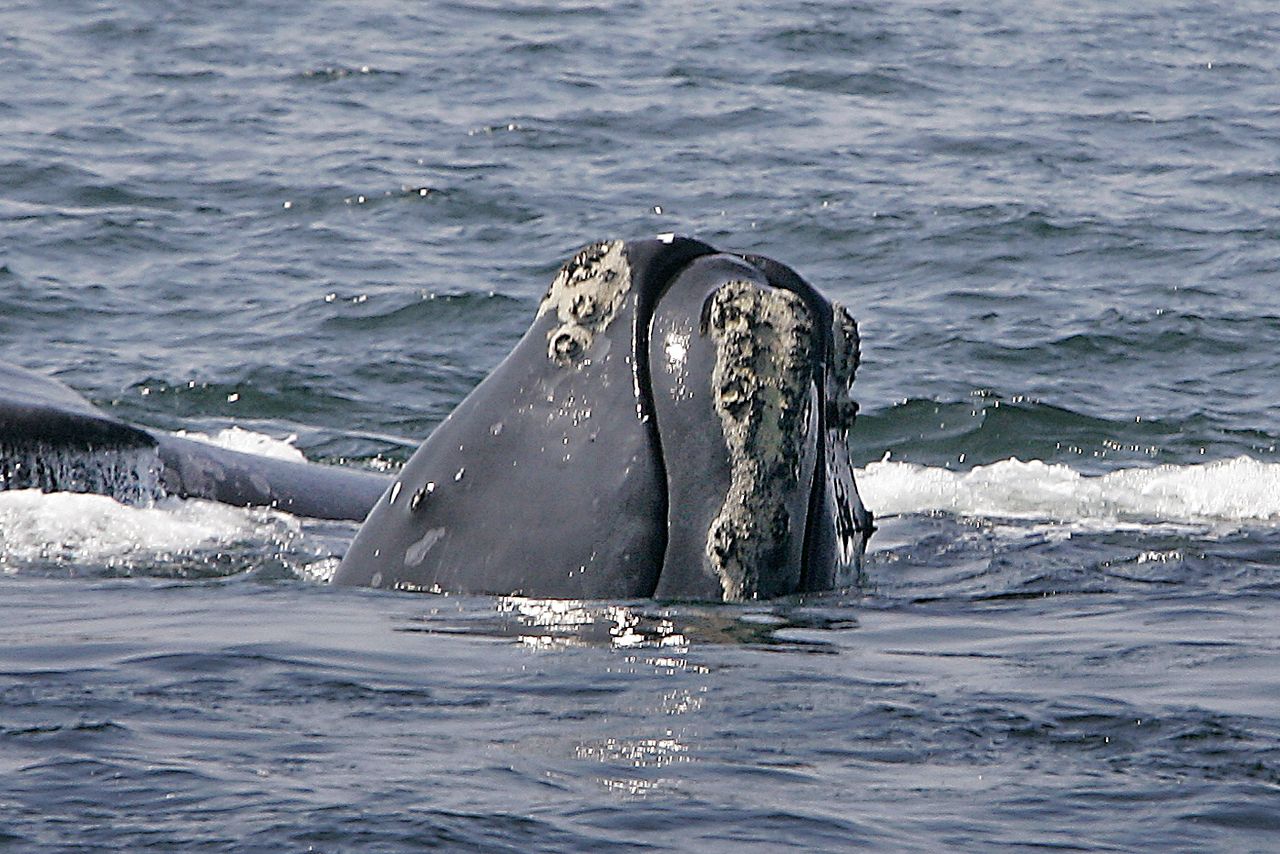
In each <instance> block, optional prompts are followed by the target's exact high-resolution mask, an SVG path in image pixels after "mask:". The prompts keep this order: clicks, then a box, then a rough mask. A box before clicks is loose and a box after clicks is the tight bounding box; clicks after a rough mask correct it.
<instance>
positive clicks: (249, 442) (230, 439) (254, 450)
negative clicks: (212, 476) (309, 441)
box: [174, 426, 307, 463]
mask: <svg viewBox="0 0 1280 854" xmlns="http://www.w3.org/2000/svg"><path fill="white" fill-rule="evenodd" d="M174 435H175V436H181V437H182V438H183V439H190V440H192V441H193V442H204V443H205V444H206V445H216V446H218V447H219V448H226V449H227V450H229V451H239V452H240V453H242V454H257V455H258V456H260V457H271V458H273V459H277V460H288V461H289V462H294V463H304V462H306V461H307V458H306V457H305V456H303V454H302V451H299V450H298V449H297V448H295V447H294V446H293V443H294V442H296V441H298V436H297V434H296V433H295V434H293V435H290V436H288V437H287V438H285V439H273V438H272V437H270V436H267V435H265V434H263V433H254V432H253V431H252V430H244V429H241V428H240V427H234V426H233V427H228V428H226V429H225V430H219V431H218V432H217V433H214V434H213V435H212V436H210V435H209V434H207V433H188V432H187V431H186V430H179V431H178V432H176V433H174Z"/></svg>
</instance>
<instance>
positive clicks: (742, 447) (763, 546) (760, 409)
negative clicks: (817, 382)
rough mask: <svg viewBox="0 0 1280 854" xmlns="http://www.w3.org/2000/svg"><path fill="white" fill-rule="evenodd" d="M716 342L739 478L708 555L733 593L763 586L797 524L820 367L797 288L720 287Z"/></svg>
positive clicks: (714, 385) (748, 593)
mask: <svg viewBox="0 0 1280 854" xmlns="http://www.w3.org/2000/svg"><path fill="white" fill-rule="evenodd" d="M709 321H710V322H709V330H708V331H709V334H710V336H711V338H712V340H713V341H714V342H715V345H716V364H715V367H714V368H713V369H712V373H711V390H712V399H713V400H714V402H715V408H716V412H717V413H718V414H719V415H720V426H721V429H722V430H723V431H724V439H725V445H726V447H727V449H728V451H729V464H730V470H731V481H730V485H729V490H728V493H727V494H726V495H725V500H724V505H723V506H722V507H721V509H720V512H719V514H718V515H717V516H716V518H715V519H714V520H713V521H712V523H711V527H710V529H709V530H708V532H707V546H706V555H707V559H708V560H709V561H710V562H711V565H712V566H713V567H714V568H715V570H716V572H717V573H718V575H719V577H720V583H721V586H722V587H723V588H724V595H725V598H726V599H729V600H739V599H747V598H752V597H754V596H756V595H758V592H759V586H760V579H761V578H762V577H763V576H764V573H765V572H767V571H768V570H769V569H770V567H769V566H766V564H767V563H769V562H770V561H772V560H777V558H778V556H779V554H780V549H781V548H782V547H783V546H784V545H785V543H786V541H787V538H788V536H803V533H804V532H803V531H792V530H790V528H791V522H790V518H789V516H788V510H787V500H786V499H787V494H788V492H790V491H792V490H795V489H797V488H798V482H799V478H800V460H801V454H802V444H803V441H804V435H803V434H804V424H805V418H806V414H805V407H806V404H807V402H808V400H809V388H810V382H811V376H812V367H811V348H812V319H811V318H810V316H809V311H808V309H807V308H806V307H805V305H804V302H803V301H802V300H801V299H800V297H798V296H796V295H795V294H793V293H791V292H790V291H784V290H774V289H772V288H762V287H760V286H759V285H756V284H753V283H751V282H744V281H739V282H729V283H726V284H725V285H723V286H721V287H720V289H719V290H717V291H716V292H715V294H713V295H712V297H711V313H710V318H709Z"/></svg>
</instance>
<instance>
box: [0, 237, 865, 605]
mask: <svg viewBox="0 0 1280 854" xmlns="http://www.w3.org/2000/svg"><path fill="white" fill-rule="evenodd" d="M858 348H859V340H858V332H857V325H856V323H855V322H854V320H853V318H852V317H851V316H850V315H849V313H848V312H847V311H846V310H845V309H844V308H842V307H841V306H839V305H833V304H832V303H831V302H829V301H828V300H827V299H826V298H825V297H823V296H822V295H821V294H820V293H819V292H818V291H817V290H815V289H814V288H812V287H811V286H810V285H808V284H807V283H806V282H805V281H804V280H803V279H801V278H800V277H799V276H798V275H797V274H796V273H795V272H794V271H793V270H791V269H790V268H788V267H786V266H784V265H782V264H779V263H777V262H775V261H773V260H771V259H768V258H764V257H760V256H753V255H736V254H730V253H722V252H719V251H717V250H716V249H714V248H712V247H711V246H708V245H707V244H705V243H702V242H699V241H696V240H692V239H688V238H682V237H675V236H664V237H661V238H658V239H654V240H643V241H636V242H627V243H624V242H621V241H604V242H599V243H595V244H591V245H589V246H587V247H585V248H584V249H582V250H581V251H580V252H578V253H577V254H576V255H575V256H574V257H573V259H571V260H570V261H569V262H568V263H566V264H565V265H564V267H562V269H561V270H560V272H559V274H558V275H557V276H556V277H555V279H554V281H553V282H552V284H551V286H550V288H549V289H548V291H547V293H546V295H545V297H544V298H543V300H542V302H541V304H540V306H539V308H538V312H537V315H536V317H535V318H534V320H533V323H532V325H531V327H530V328H529V330H528V331H527V332H526V333H525V335H524V336H523V338H521V340H520V341H519V342H518V343H517V344H516V346H515V348H514V349H513V350H512V352H511V353H510V354H509V355H508V356H507V358H506V359H505V360H504V361H503V362H502V363H501V364H500V365H498V367H497V368H495V369H494V370H493V371H492V372H491V373H490V375H489V376H488V377H486V378H485V380H484V381H483V382H481V383H480V385H478V386H477V387H476V388H475V389H474V390H473V391H472V392H471V394H470V395H468V396H467V398H466V399H464V400H463V401H462V402H461V403H460V404H459V405H458V406H457V408H456V409H455V410H454V411H453V413H452V414H450V416H449V417H448V418H446V419H445V421H444V422H442V423H441V424H440V425H439V426H438V427H437V428H436V430H435V431H434V432H433V433H432V434H431V436H430V437H428V438H427V440H426V441H425V442H424V443H423V444H422V446H421V447H420V448H419V449H418V450H417V452H416V453H414V455H413V456H412V457H411V458H410V459H409V461H408V462H407V463H406V464H405V466H404V468H403V469H402V470H401V471H400V472H399V473H398V474H397V475H396V476H395V477H394V478H388V477H387V476H385V475H379V474H374V473H371V472H363V471H358V470H355V469H351V468H346V467H341V466H326V465H320V464H314V463H307V462H299V461H291V460H282V459H272V458H268V457H263V456H259V455H256V454H247V453H241V452H237V451H233V450H229V449H225V448H218V447H214V446H211V445H208V444H207V443H202V442H197V441H192V440H191V439H187V438H184V437H181V436H174V435H171V434H167V433H163V432H161V431H155V430H151V429H148V428H143V427H137V426H134V425H130V424H126V423H124V422H122V421H119V420H117V419H115V418H113V417H112V416H110V415H108V414H106V413H104V412H102V411H101V410H98V409H97V408H95V407H94V406H93V405H92V404H90V403H89V402H88V401H86V400H85V399H84V398H83V397H81V396H80V395H79V394H77V393H76V392H74V391H73V390H71V389H69V388H67V387H66V386H65V385H63V384H61V383H59V382H57V381H56V380H53V379H51V378H48V377H44V376H41V375H38V374H35V373H32V372H30V371H27V370H25V369H22V368H18V367H15V366H10V365H4V364H0V489H22V488H33V487H34V488H39V489H42V490H44V491H46V492H51V491H67V492H96V493H102V494H106V495H110V496H112V497H114V498H117V499H118V500H120V501H123V502H128V503H139V502H145V501H148V500H151V499H153V498H157V497H160V496H163V495H176V496H180V497H197V498H206V499H212V500H216V501H221V502H224V503H228V504H235V505H240V506H251V505H263V506H271V507H276V508H279V509H282V510H285V511H288V512H290V513H293V514H295V515H299V516H314V517H320V518H329V519H351V520H357V521H358V520H361V519H363V520H364V521H363V524H362V525H361V527H360V529H359V531H358V532H357V534H356V537H355V539H354V541H353V542H352V543H351V545H350V547H349V548H348V550H347V553H346V555H345V556H344V557H343V559H342V562H341V564H340V566H339V567H338V569H337V571H336V573H335V575H334V578H333V581H334V583H336V584H342V585H362V586H370V587H381V588H391V589H398V590H411V591H431V592H466V593H482V594H499V595H505V594H523V595H526V596H537V597H547V598H644V597H655V598H659V599H696V600H712V601H720V600H727V601H739V600H746V599H757V598H773V597H776V596H781V595H786V594H790V593H796V592H805V591H819V590H828V589H833V588H838V587H843V586H847V585H849V584H852V583H854V582H855V581H856V580H857V579H858V577H859V575H860V573H861V567H862V559H863V555H864V552H865V549H866V543H867V538H868V537H869V536H870V534H871V532H872V530H873V525H872V521H871V514H870V513H869V512H868V511H867V510H866V509H865V508H864V507H863V504H862V501H861V499H860V498H859V495H858V491H857V486H856V484H855V482H854V475H853V469H852V466H851V464H850V460H849V456H848V446H847V435H848V430H849V429H850V427H851V426H852V424H853V421H854V418H855V416H856V412H857V406H856V404H855V403H854V402H853V400H852V399H851V397H850V389H851V386H852V383H853V379H854V374H855V372H856V369H857V365H858V358H859V349H858Z"/></svg>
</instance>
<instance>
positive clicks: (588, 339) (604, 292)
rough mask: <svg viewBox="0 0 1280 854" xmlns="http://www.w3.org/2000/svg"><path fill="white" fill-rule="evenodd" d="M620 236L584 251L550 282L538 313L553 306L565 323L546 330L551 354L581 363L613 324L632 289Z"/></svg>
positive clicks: (559, 361)
mask: <svg viewBox="0 0 1280 854" xmlns="http://www.w3.org/2000/svg"><path fill="white" fill-rule="evenodd" d="M623 246H624V244H623V242H622V241H621V240H609V241H602V242H600V243H593V244H591V245H590V246H587V247H585V248H583V249H582V250H580V251H579V252H578V254H577V255H575V256H574V257H573V259H572V260H571V261H569V263H567V264H565V265H564V267H562V268H561V269H560V273H559V274H558V275H557V276H556V278H555V280H554V281H553V282H552V283H551V288H550V289H549V290H548V291H547V295H546V296H545V297H543V298H542V304H541V305H540V306H539V307H538V317H542V315H544V314H546V313H548V312H550V311H554V312H555V313H556V318H557V319H558V320H559V321H560V325H559V326H556V327H553V328H552V329H551V331H550V332H548V333H547V357H548V358H549V359H551V361H553V362H555V363H556V364H557V365H564V366H569V365H573V364H576V363H577V361H578V359H580V358H581V357H582V355H583V354H584V353H585V352H586V351H587V349H588V348H590V347H591V344H592V343H593V342H594V341H595V338H596V336H597V335H599V334H600V333H601V332H604V331H605V330H606V329H608V328H609V324H610V323H612V322H613V318H614V317H615V316H616V315H617V313H618V309H620V308H621V307H622V302H623V300H624V299H625V297H626V295H627V293H628V292H629V291H630V290H631V267H630V265H629V264H628V263H627V256H626V253H625V252H624V251H623Z"/></svg>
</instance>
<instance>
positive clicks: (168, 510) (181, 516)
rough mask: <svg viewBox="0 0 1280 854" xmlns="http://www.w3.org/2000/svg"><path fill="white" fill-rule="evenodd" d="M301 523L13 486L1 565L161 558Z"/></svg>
mask: <svg viewBox="0 0 1280 854" xmlns="http://www.w3.org/2000/svg"><path fill="white" fill-rule="evenodd" d="M297 528H298V522H297V520H296V519H293V518H292V517H290V516H287V515H285V514H281V513H273V512H271V511H266V510H246V509H242V508H237V507H231V506H228V505H225V504H215V503H211V502H208V501H197V500H188V501H182V500H178V499H174V498H166V499H162V500H160V501H158V502H156V504H155V505H154V506H150V507H137V506H128V505H125V504H121V503H120V502H118V501H116V500H114V499H112V498H108V497H107V496H105V495H90V494H83V493H71V492H55V493H43V492H41V491H40V490H38V489H22V490H13V491H9V492H0V568H3V570H5V571H8V572H13V571H16V568H17V567H18V566H20V565H22V564H28V563H34V562H38V563H45V564H48V563H55V564H63V563H67V564H80V563H106V564H110V565H133V564H146V563H155V562H163V561H165V560H169V559H172V558H173V556H174V555H178V554H192V553H194V552H197V551H203V550H209V549H217V548H220V547H222V546H226V545H229V544H232V543H239V542H245V541H250V542H263V541H273V540H279V539H280V538H281V536H285V537H287V536H289V534H290V533H292V532H296V530H297Z"/></svg>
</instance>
